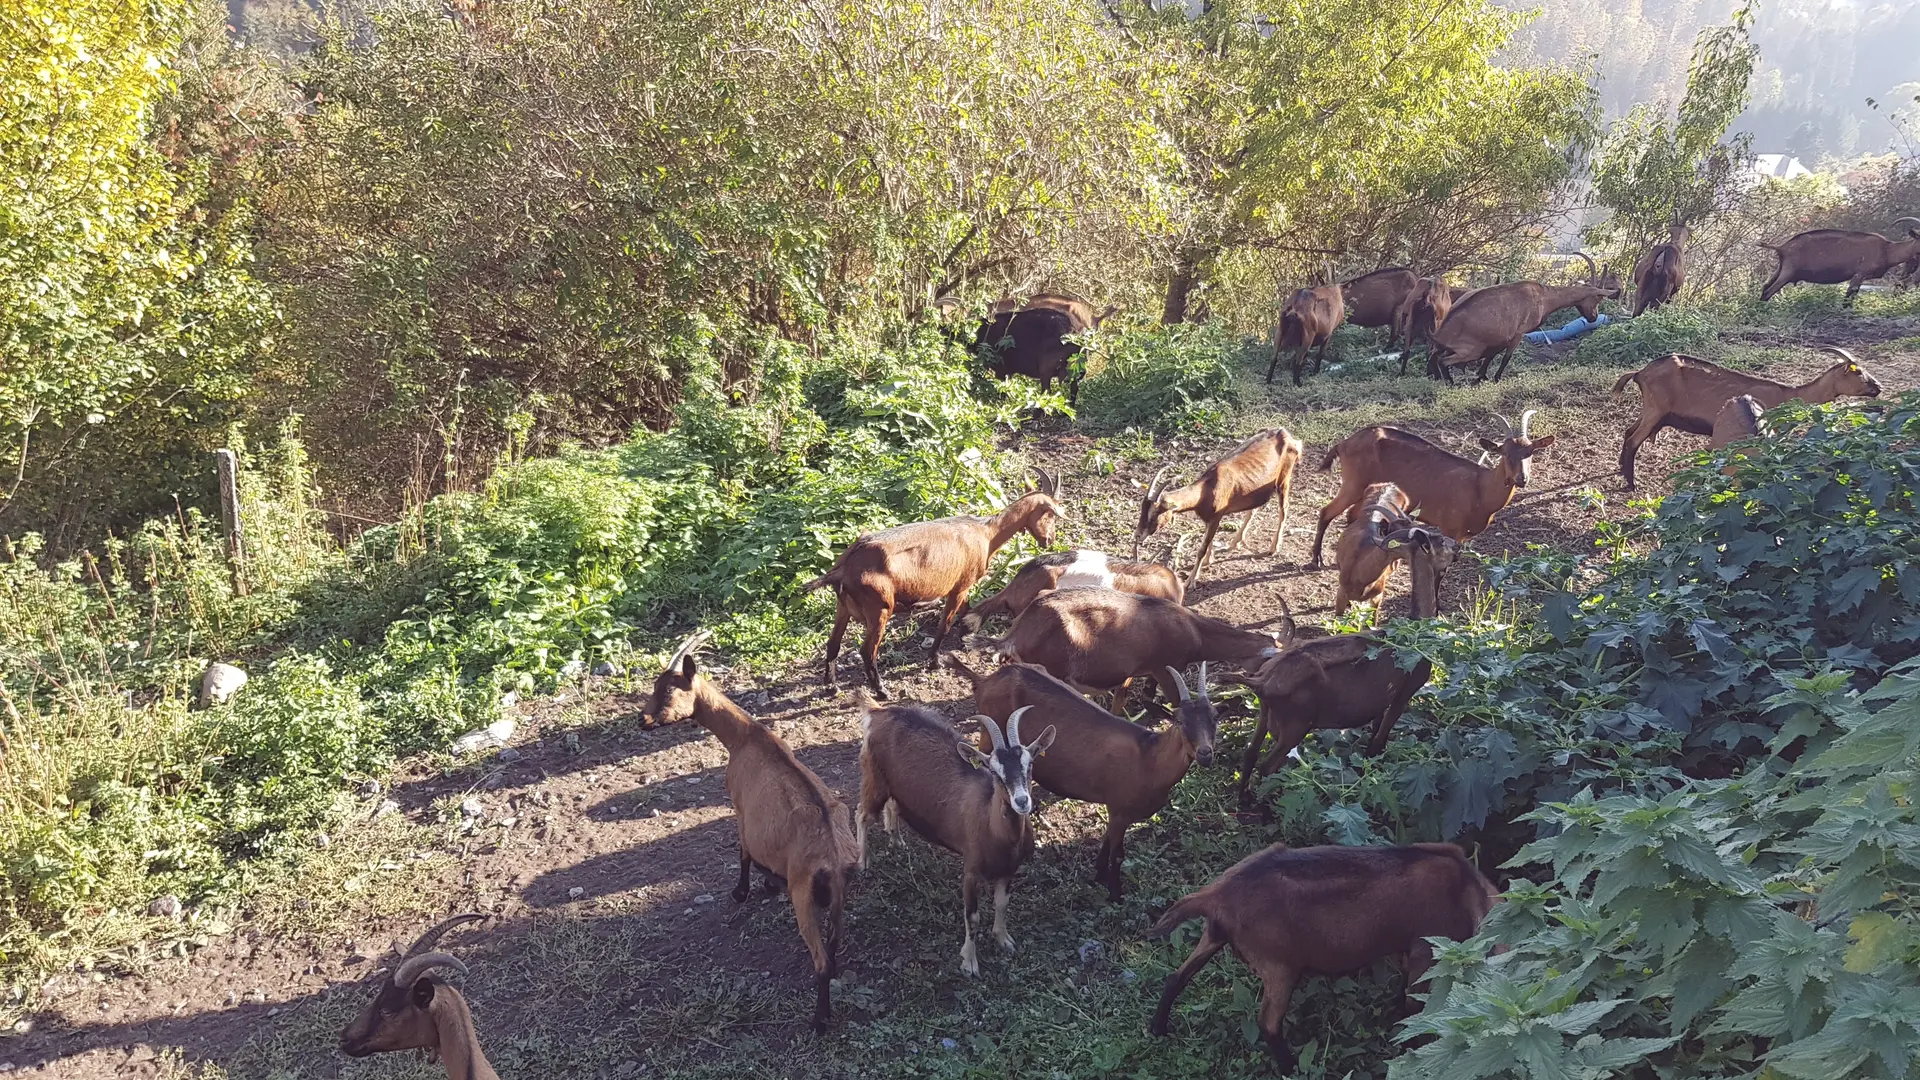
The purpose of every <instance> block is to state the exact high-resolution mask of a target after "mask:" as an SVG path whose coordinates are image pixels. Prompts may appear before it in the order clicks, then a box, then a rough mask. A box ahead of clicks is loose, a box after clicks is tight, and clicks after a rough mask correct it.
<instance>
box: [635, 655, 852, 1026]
mask: <svg viewBox="0 0 1920 1080" xmlns="http://www.w3.org/2000/svg"><path fill="white" fill-rule="evenodd" d="M709 636H711V635H709V633H708V632H707V631H704V630H702V631H700V632H698V633H696V634H694V635H693V636H692V637H689V638H688V639H687V640H686V641H685V642H684V643H682V644H681V646H680V648H679V649H678V650H677V651H675V652H674V654H673V658H672V659H670V660H668V661H667V669H666V670H665V671H663V672H661V673H660V675H659V677H658V678H656V679H654V680H653V699H652V701H650V702H649V703H648V705H647V708H646V710H645V712H644V713H643V714H642V715H643V717H644V719H645V721H646V723H648V724H677V723H680V722H681V721H684V720H688V719H691V720H692V721H693V722H694V723H696V724H699V725H700V726H701V727H703V728H706V729H707V730H708V731H711V732H713V734H714V735H715V737H717V738H718V739H719V740H720V743H721V745H723V746H725V747H726V748H727V798H728V800H729V801H730V802H732V803H733V819H734V824H735V825H737V826H738V827H739V830H740V884H738V885H737V886H735V887H734V890H733V898H734V900H735V901H736V902H742V901H745V900H746V899H747V896H748V895H749V890H748V888H747V876H748V871H749V869H750V868H751V867H753V866H756V865H757V866H759V867H760V868H761V870H762V871H763V872H764V873H766V874H768V875H769V876H770V877H772V878H777V879H779V881H780V882H781V883H782V884H783V885H785V887H786V890H787V896H788V898H789V899H790V900H792V902H793V918H794V921H795V922H797V923H799V924H800V937H801V939H802V940H803V941H805V942H806V943H807V953H808V955H809V956H811V957H812V958H813V976H814V1006H813V1029H814V1030H815V1031H822V1030H824V1029H825V1028H826V1026H827V1012H828V987H829V985H830V984H831V983H832V982H833V977H834V976H835V975H837V974H838V973H839V967H840V962H839V953H840V928H841V926H842V924H843V922H844V920H845V913H846V906H847V870H848V868H849V867H851V866H852V865H853V864H854V862H855V861H856V860H857V859H858V858H859V852H858V850H857V849H856V848H855V847H854V841H853V832H852V829H851V827H850V824H849V822H848V820H847V807H846V805H845V804H844V803H842V802H841V801H840V800H839V799H837V798H835V797H834V795H833V792H831V791H828V790H827V786H826V785H825V784H823V783H821V782H820V778H819V777H818V776H816V775H814V772H813V770H812V769H809V768H807V767H806V766H805V765H802V764H801V763H800V759H799V758H796V757H794V756H793V750H792V749H791V748H790V747H788V746H787V744H786V741H785V740H784V739H782V738H780V736H778V735H775V734H774V733H773V732H772V731H771V730H769V729H768V728H765V727H762V726H761V725H759V724H757V723H755V722H754V719H753V717H751V716H748V715H747V714H746V713H745V712H743V711H741V709H740V707H739V706H737V705H735V704H734V703H733V702H732V700H730V699H729V698H728V697H727V695H726V694H724V693H721V691H720V688H719V687H717V686H715V685H713V681H712V680H710V679H708V678H707V677H706V676H705V675H703V674H701V673H700V672H699V670H698V668H697V667H696V665H695V663H694V653H695V651H696V650H698V649H699V648H700V646H701V645H702V644H703V643H705V642H706V640H707V638H708V637H709Z"/></svg>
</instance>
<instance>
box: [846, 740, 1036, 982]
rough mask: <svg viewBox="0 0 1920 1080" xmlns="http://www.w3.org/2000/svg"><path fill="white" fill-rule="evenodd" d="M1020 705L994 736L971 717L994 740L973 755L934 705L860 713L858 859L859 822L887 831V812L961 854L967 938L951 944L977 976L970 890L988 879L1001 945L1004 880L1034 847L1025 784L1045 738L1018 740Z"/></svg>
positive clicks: (1006, 942)
mask: <svg viewBox="0 0 1920 1080" xmlns="http://www.w3.org/2000/svg"><path fill="white" fill-rule="evenodd" d="M1026 711H1027V710H1026V709H1025V708H1019V709H1015V710H1014V711H1013V712H1012V713H1011V714H1010V715H1009V716H1008V717H1007V725H1006V728H1007V733H1006V737H1005V738H1004V739H1003V738H1001V735H1000V726H999V723H998V722H997V721H995V720H993V719H991V718H989V717H985V716H976V717H973V718H972V719H973V720H975V721H977V722H978V723H979V724H980V725H981V726H982V727H983V728H985V729H986V732H987V734H988V736H989V737H990V738H991V740H992V742H993V749H992V752H990V753H984V754H983V753H981V752H980V751H979V750H977V749H975V748H974V747H973V746H972V745H970V744H968V743H967V742H966V741H965V740H964V739H962V738H961V737H960V733H959V732H958V731H956V730H954V727H953V725H952V724H949V723H947V721H946V719H945V718H944V717H942V716H941V715H940V714H939V713H936V712H934V711H933V710H931V709H927V708H922V707H921V706H918V705H904V706H898V707H894V708H877V707H874V706H871V705H869V706H868V707H867V709H866V710H865V712H864V713H863V714H862V715H861V717H860V730H861V732H862V735H861V737H860V826H859V833H858V836H857V839H856V843H857V844H858V845H859V848H860V866H861V868H862V869H865V868H866V865H867V822H869V821H871V820H872V819H873V818H875V817H877V816H881V815H883V814H884V815H885V816H884V821H885V822H886V826H887V831H888V832H892V831H893V828H894V820H895V814H894V813H893V812H889V808H891V810H892V811H897V814H898V816H899V817H900V818H904V819H906V822H907V825H908V826H909V827H910V828H912V829H913V831H914V832H917V833H919V834H920V835H921V836H924V837H926V838H927V839H928V840H930V841H932V842H933V843H936V844H938V845H940V846H941V847H943V848H946V849H947V850H948V851H952V852H954V853H956V854H958V855H959V856H960V859H961V863H962V867H963V869H962V872H961V877H960V899H961V907H962V910H963V912H964V915H965V923H966V931H967V936H966V941H965V942H964V943H963V944H962V945H961V946H960V970H961V971H963V972H965V973H967V974H968V975H978V974H980V961H979V958H978V955H977V954H976V952H975V951H974V947H973V922H974V916H975V914H976V913H977V912H978V911H979V908H980V903H979V890H980V887H981V886H982V885H988V884H990V885H992V886H993V936H994V939H995V940H997V941H999V942H1000V946H1001V947H1002V948H1004V949H1006V950H1007V951H1008V952H1012V951H1013V937H1012V935H1010V934H1008V933H1007V886H1008V884H1009V883H1010V882H1012V880H1013V876H1014V874H1016V873H1018V872H1019V870H1020V864H1021V863H1024V862H1026V861H1027V858H1028V857H1029V856H1031V855H1032V854H1033V821H1032V820H1031V819H1030V818H1029V817H1028V815H1029V814H1031V813H1032V812H1033V794H1032V792H1031V791H1030V790H1029V789H1028V783H1029V780H1030V778H1031V776H1032V769H1033V760H1034V758H1036V757H1039V756H1040V755H1043V754H1045V753H1046V752H1047V748H1048V747H1049V746H1052V745H1053V740H1054V729H1053V727H1052V726H1051V725H1049V726H1048V727H1047V729H1046V730H1045V731H1043V732H1041V733H1040V737H1039V738H1037V739H1035V740H1033V742H1031V743H1027V744H1025V745H1022V744H1021V742H1020V718H1021V716H1022V715H1024V714H1025V713H1026Z"/></svg>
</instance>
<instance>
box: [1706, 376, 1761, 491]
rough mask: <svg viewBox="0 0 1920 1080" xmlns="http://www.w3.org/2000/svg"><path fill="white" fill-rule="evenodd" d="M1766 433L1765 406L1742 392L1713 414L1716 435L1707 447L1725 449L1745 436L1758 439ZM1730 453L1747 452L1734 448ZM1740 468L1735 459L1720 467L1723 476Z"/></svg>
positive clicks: (1735, 455) (1733, 456)
mask: <svg viewBox="0 0 1920 1080" xmlns="http://www.w3.org/2000/svg"><path fill="white" fill-rule="evenodd" d="M1766 433H1767V422H1766V410H1765V409H1763V408H1761V407H1760V403H1759V402H1757V401H1755V400H1753V395H1751V394H1741V395H1740V396H1739V397H1737V398H1734V399H1732V400H1730V401H1728V402H1727V403H1726V404H1725V405H1723V406H1721V407H1720V414H1719V415H1718V416H1715V417H1714V418H1713V437H1712V438H1711V439H1708V440H1707V448H1708V449H1710V450H1720V449H1724V448H1725V447H1728V446H1731V445H1733V444H1734V443H1737V442H1739V441H1741V440H1742V439H1758V438H1761V437H1762V436H1764V435H1766ZM1728 456H1729V457H1730V458H1734V459H1738V458H1743V457H1746V456H1747V455H1746V454H1744V453H1742V452H1740V451H1735V452H1734V453H1732V454H1730V455H1728ZM1739 471H1740V470H1739V467H1738V466H1737V465H1735V464H1734V463H1733V461H1728V462H1727V463H1726V465H1724V466H1722V467H1721V469H1720V472H1721V474H1722V475H1724V476H1732V475H1733V474H1735V473H1737V472H1739Z"/></svg>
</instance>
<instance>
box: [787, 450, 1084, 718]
mask: <svg viewBox="0 0 1920 1080" xmlns="http://www.w3.org/2000/svg"><path fill="white" fill-rule="evenodd" d="M1066 513H1067V510H1066V507H1065V506H1063V505H1061V503H1060V481H1059V480H1058V479H1057V478H1055V477H1053V476H1049V475H1048V474H1047V473H1045V472H1042V473H1041V474H1040V489H1039V490H1038V491H1030V492H1028V493H1027V494H1025V495H1022V496H1020V497H1019V498H1018V499H1015V500H1014V501H1013V503H1012V504H1011V505H1009V506H1008V507H1007V508H1006V509H1004V510H1002V511H1000V512H999V513H998V514H995V515H993V516H992V517H951V518H942V519H940V520H939V521H922V522H916V523H915V524H912V525H898V526H895V527H894V528H891V529H882V530H880V531H879V532H875V533H868V534H866V535H865V536H862V537H860V538H859V539H858V540H855V541H854V542H853V546H852V547H849V548H848V549H847V550H846V552H845V553H844V554H842V555H841V556H840V558H839V559H838V560H836V561H835V562H834V564H833V569H831V570H829V571H827V572H826V573H824V574H822V575H820V576H819V577H817V578H814V579H813V580H812V581H809V582H807V583H806V585H804V586H803V588H804V589H805V590H806V591H809V592H811V591H812V590H814V589H818V588H822V587H824V586H829V585H831V586H832V587H833V590H834V593H835V598H836V599H835V610H834V613H833V633H832V634H830V635H828V637H827V675H826V681H827V687H828V689H832V688H834V686H835V685H836V684H835V682H834V676H833V664H834V661H835V660H837V659H838V658H839V656H840V639H841V638H842V637H843V636H844V635H845V634H846V632H847V622H848V621H849V620H851V619H853V618H854V617H856V616H858V617H859V619H860V622H861V624H862V626H863V627H864V629H865V632H866V636H865V637H863V638H861V640H860V659H861V661H862V663H863V664H864V665H865V667H866V675H867V685H868V686H869V687H871V688H872V690H873V692H874V695H875V696H876V697H879V698H880V699H882V700H885V699H886V696H887V691H886V688H885V687H884V686H882V685H881V682H880V665H879V657H880V635H881V633H882V632H883V631H884V630H885V629H886V625H887V620H888V619H889V618H892V616H893V612H894V609H895V608H896V607H898V606H900V605H903V604H905V605H908V606H911V605H913V604H921V603H926V602H927V601H929V600H944V601H945V604H944V608H943V610H942V612H941V615H940V621H939V623H938V625H937V627H936V628H935V631H934V635H933V649H932V655H931V656H930V657H929V659H928V665H929V666H928V670H929V671H931V670H933V668H935V667H938V666H939V663H940V643H941V641H943V640H944V639H945V638H946V636H947V631H948V630H951V629H952V628H953V620H954V618H955V616H957V615H958V614H959V613H960V609H961V608H962V607H963V606H965V604H966V600H967V593H968V592H969V591H970V590H972V588H973V586H974V583H975V582H977V581H979V580H980V579H981V578H983V577H985V576H986V573H987V564H988V563H989V562H991V561H992V560H993V553H994V552H996V551H999V550H1000V548H1001V547H1003V546H1004V545H1005V544H1006V543H1007V541H1009V540H1011V539H1013V538H1014V537H1015V536H1017V535H1018V534H1020V533H1023V532H1024V533H1027V534H1029V535H1031V536H1032V537H1033V538H1034V540H1035V541H1036V542H1038V543H1039V545H1040V546H1041V547H1043V548H1044V547H1047V546H1049V545H1051V544H1052V543H1053V528H1054V523H1055V522H1056V521H1058V520H1059V519H1061V518H1063V517H1065V516H1066Z"/></svg>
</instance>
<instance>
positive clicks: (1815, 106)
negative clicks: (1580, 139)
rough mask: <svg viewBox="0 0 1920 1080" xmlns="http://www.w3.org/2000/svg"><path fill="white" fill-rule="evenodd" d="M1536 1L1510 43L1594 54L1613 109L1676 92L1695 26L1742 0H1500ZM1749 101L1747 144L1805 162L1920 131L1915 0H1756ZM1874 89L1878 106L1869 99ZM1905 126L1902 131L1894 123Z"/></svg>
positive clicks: (1513, 4) (1579, 55)
mask: <svg viewBox="0 0 1920 1080" xmlns="http://www.w3.org/2000/svg"><path fill="white" fill-rule="evenodd" d="M1497 2H1498V3H1500V4H1501V5H1502V6H1504V7H1508V8H1512V9H1515V10H1531V9H1534V8H1540V9H1542V10H1541V13H1540V17H1539V18H1538V19H1537V20H1535V21H1534V23H1533V24H1532V25H1531V26H1529V27H1527V28H1526V29H1524V30H1522V31H1521V32H1520V34H1519V36H1518V38H1517V39H1516V42H1515V44H1514V45H1513V46H1512V48H1513V49H1516V50H1523V51H1524V52H1525V53H1528V54H1531V55H1533V56H1537V57H1539V58H1542V59H1551V60H1559V61H1565V62H1571V63H1576V64H1578V63H1583V62H1585V60H1586V58H1587V57H1588V56H1593V57H1594V58H1595V65H1596V70H1597V72H1598V74H1599V76H1600V79H1601V82H1600V100H1601V103H1602V105H1603V106H1604V107H1605V109H1606V111H1607V114H1608V115H1609V116H1619V115H1622V114H1624V113H1626V112H1628V111H1630V110H1631V109H1632V108H1633V107H1634V106H1635V105H1637V104H1639V103H1641V102H1657V101H1661V100H1665V101H1668V102H1676V101H1678V100H1679V99H1680V95H1681V93H1682V91H1683V90H1684V89H1685V87H1686V80H1687V56H1688V53H1689V51H1690V50H1691V49H1692V47H1693V41H1694V35H1695V34H1696V33H1698V32H1699V30H1700V28H1701V27H1702V26H1705V25H1709V24H1714V23H1723V22H1725V21H1727V18H1728V16H1729V15H1730V14H1731V13H1732V12H1733V10H1734V9H1735V8H1736V7H1738V6H1739V3H1738V0H1497ZM1754 40H1755V42H1756V43H1757V44H1758V45H1759V46H1760V50H1761V59H1760V68H1759V70H1758V71H1756V72H1755V75H1754V81H1753V103H1752V104H1751V105H1750V106H1749V107H1748V109H1747V112H1746V114H1745V115H1744V116H1742V117H1741V118H1740V120H1739V121H1738V122H1737V123H1736V124H1735V125H1734V127H1735V130H1740V131H1750V132H1752V133H1753V136H1754V150H1755V151H1757V152H1760V153H1780V152H1785V153H1789V154H1794V155H1796V156H1798V157H1800V158H1801V159H1802V160H1803V161H1805V162H1806V163H1807V164H1808V165H1812V164H1814V163H1815V162H1816V161H1817V160H1819V159H1820V158H1823V157H1837V158H1851V157H1854V156H1856V155H1859V154H1870V153H1882V152H1885V151H1887V150H1893V149H1897V150H1901V151H1903V152H1911V150H1912V149H1913V147H1912V146H1911V145H1910V144H1911V141H1913V140H1915V139H1917V138H1920V124H1917V123H1916V121H1920V103H1916V101H1915V98H1916V96H1920V44H1916V43H1920V3H1915V2H1914V0H1761V2H1760V4H1759V5H1758V17H1757V19H1756V21H1755V28H1754ZM1868 99H1872V100H1873V101H1875V102H1877V103H1878V105H1879V108H1878V109H1875V108H1873V107H1871V106H1869V105H1868V104H1867V101H1868ZM1902 128H1904V133H1903V131H1902Z"/></svg>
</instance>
